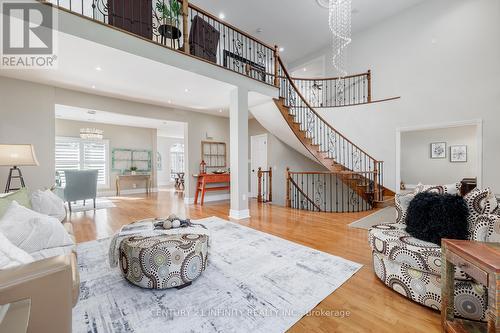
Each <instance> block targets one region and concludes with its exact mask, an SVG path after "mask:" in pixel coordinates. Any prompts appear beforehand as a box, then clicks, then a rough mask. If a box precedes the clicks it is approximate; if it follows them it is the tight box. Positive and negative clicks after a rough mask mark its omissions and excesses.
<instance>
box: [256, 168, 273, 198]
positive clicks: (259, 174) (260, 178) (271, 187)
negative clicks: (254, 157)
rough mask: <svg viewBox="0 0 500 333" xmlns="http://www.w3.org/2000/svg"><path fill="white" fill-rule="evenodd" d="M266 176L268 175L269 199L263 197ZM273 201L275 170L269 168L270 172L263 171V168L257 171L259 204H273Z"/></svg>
mask: <svg viewBox="0 0 500 333" xmlns="http://www.w3.org/2000/svg"><path fill="white" fill-rule="evenodd" d="M264 174H268V175H269V176H268V181H267V193H266V194H267V197H264V196H263V193H262V177H263V175H264ZM271 201H273V169H272V167H269V170H262V168H261V167H259V168H258V169H257V202H271Z"/></svg>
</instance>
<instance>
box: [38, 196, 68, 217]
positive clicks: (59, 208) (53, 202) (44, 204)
mask: <svg viewBox="0 0 500 333" xmlns="http://www.w3.org/2000/svg"><path fill="white" fill-rule="evenodd" d="M31 207H32V209H33V210H34V211H35V212H38V213H40V214H43V215H48V216H52V217H55V218H56V219H58V220H59V221H60V222H62V221H64V219H65V218H66V208H65V207H64V201H63V200H62V199H61V198H59V197H58V196H57V195H55V194H54V192H52V191H51V190H46V191H40V190H37V191H35V192H33V194H32V195H31Z"/></svg>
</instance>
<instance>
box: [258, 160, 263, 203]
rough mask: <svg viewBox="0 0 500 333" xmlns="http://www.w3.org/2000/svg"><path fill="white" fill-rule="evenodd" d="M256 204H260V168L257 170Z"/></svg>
mask: <svg viewBox="0 0 500 333" xmlns="http://www.w3.org/2000/svg"><path fill="white" fill-rule="evenodd" d="M257 202H262V168H261V167H259V169H258V170H257Z"/></svg>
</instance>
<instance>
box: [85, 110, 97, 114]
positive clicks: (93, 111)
mask: <svg viewBox="0 0 500 333" xmlns="http://www.w3.org/2000/svg"><path fill="white" fill-rule="evenodd" d="M87 113H88V114H96V113H97V112H96V111H95V110H88V111H87Z"/></svg>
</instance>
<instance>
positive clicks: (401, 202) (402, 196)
mask: <svg viewBox="0 0 500 333" xmlns="http://www.w3.org/2000/svg"><path fill="white" fill-rule="evenodd" d="M414 197H415V193H413V192H412V193H399V194H396V198H395V200H394V202H395V206H396V212H397V217H396V223H401V224H405V223H406V211H407V210H408V206H409V205H410V202H411V201H412V200H413V198H414Z"/></svg>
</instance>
